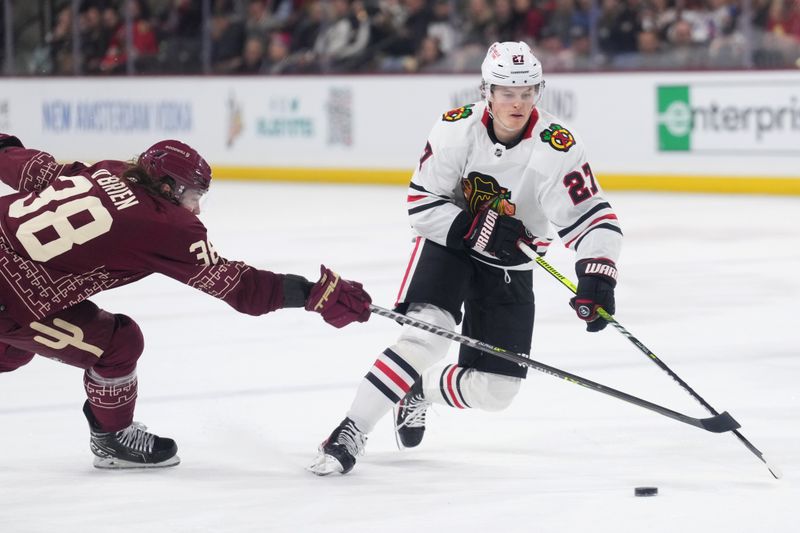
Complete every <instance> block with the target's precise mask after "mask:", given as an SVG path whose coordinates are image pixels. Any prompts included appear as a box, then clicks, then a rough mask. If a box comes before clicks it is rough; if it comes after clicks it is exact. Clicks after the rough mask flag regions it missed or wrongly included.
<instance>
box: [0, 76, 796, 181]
mask: <svg viewBox="0 0 800 533" xmlns="http://www.w3.org/2000/svg"><path fill="white" fill-rule="evenodd" d="M546 79H547V89H546V91H545V99H544V101H543V102H542V104H541V105H542V106H543V107H545V108H547V109H549V110H550V111H551V112H553V113H555V114H556V115H557V116H559V117H560V118H561V119H563V120H562V125H565V126H567V127H568V128H570V129H572V130H573V131H574V132H575V133H577V134H578V135H579V138H581V139H582V140H583V142H585V143H586V145H587V146H586V148H587V152H588V154H589V157H590V161H591V162H592V166H593V168H595V169H596V172H597V174H598V175H599V176H601V177H602V176H603V175H604V174H608V175H614V176H628V177H636V176H648V175H649V176H653V175H657V176H659V177H662V178H663V177H667V178H668V177H670V176H675V177H681V176H683V177H703V176H719V177H737V176H739V177H748V178H752V179H758V178H760V177H763V178H776V177H779V178H788V179H791V180H797V179H798V178H800V165H799V164H798V163H800V73H795V72H754V73H704V74H701V73H691V74H687V73H632V74H562V75H551V76H546ZM478 82H479V79H478V76H477V75H468V76H465V75H458V76H433V75H424V76H326V77H311V76H309V77H306V76H287V77H216V78H205V77H180V78H177V77H175V78H173V77H137V78H103V79H100V78H79V79H69V78H58V79H46V78H28V79H3V80H2V81H0V87H2V90H0V130H2V131H7V132H11V133H14V134H16V135H17V136H19V137H20V139H21V140H22V141H23V142H24V143H25V144H26V145H29V146H33V147H37V148H42V149H45V150H48V151H50V152H51V153H53V154H54V155H55V156H56V157H57V158H59V159H63V160H67V159H80V160H87V161H94V160H99V159H103V158H115V159H128V158H131V157H133V156H134V155H135V154H136V153H137V152H139V151H141V150H142V149H143V148H145V147H147V146H148V145H149V144H151V143H153V142H155V141H156V140H159V139H163V138H170V137H172V138H179V139H181V140H184V141H185V142H187V143H189V144H191V145H192V146H194V147H196V148H197V149H198V150H199V151H200V152H201V153H203V154H204V155H205V157H206V159H208V161H209V162H210V163H211V164H212V166H216V167H221V168H240V169H245V171H246V170H247V169H250V170H251V171H252V172H253V174H254V175H257V174H258V173H259V170H263V169H269V168H273V169H275V168H277V169H317V170H319V171H331V170H339V171H347V170H360V171H366V172H369V171H376V172H378V171H397V172H398V173H400V175H403V176H405V175H407V174H408V173H410V169H412V168H413V166H414V164H415V162H416V160H417V159H418V158H419V154H420V153H421V150H422V148H423V147H424V145H425V137H426V135H427V133H428V131H429V130H430V127H431V126H432V125H433V123H434V121H436V120H440V119H441V115H442V113H443V112H445V111H447V110H448V109H451V108H454V107H457V106H459V105H463V104H466V103H470V102H472V101H475V100H476V99H478V98H479V94H478ZM601 179H602V178H601Z"/></svg>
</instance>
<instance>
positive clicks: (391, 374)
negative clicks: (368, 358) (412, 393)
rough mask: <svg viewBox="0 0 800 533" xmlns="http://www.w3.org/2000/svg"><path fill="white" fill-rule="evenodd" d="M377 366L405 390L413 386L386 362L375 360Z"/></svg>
mask: <svg viewBox="0 0 800 533" xmlns="http://www.w3.org/2000/svg"><path fill="white" fill-rule="evenodd" d="M375 368H377V369H378V370H380V371H381V372H383V373H384V374H385V375H386V377H388V378H389V379H391V380H392V381H393V382H394V383H395V384H396V385H397V386H398V387H400V388H401V389H403V392H408V389H410V388H411V384H409V383H406V382H405V380H403V378H401V377H400V376H398V375H397V372H395V371H394V370H392V369H391V368H389V367H388V366H387V365H386V363H384V362H383V361H381V360H380V359H378V360H377V361H375Z"/></svg>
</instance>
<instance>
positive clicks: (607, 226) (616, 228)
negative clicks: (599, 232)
mask: <svg viewBox="0 0 800 533" xmlns="http://www.w3.org/2000/svg"><path fill="white" fill-rule="evenodd" d="M596 229H607V230H611V231H615V232H617V233H619V234H620V235H622V230H621V229H619V226H615V225H614V224H598V225H596V226H592V227H591V228H589V229H588V230H586V231H585V232H583V235H581V237H580V238H579V239H578V241H577V242H576V243H575V248H578V246H580V244H581V241H582V240H583V238H584V237H586V236H587V235H588V234H589V233H591V232H592V231H594V230H596Z"/></svg>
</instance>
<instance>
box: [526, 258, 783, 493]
mask: <svg viewBox="0 0 800 533" xmlns="http://www.w3.org/2000/svg"><path fill="white" fill-rule="evenodd" d="M519 248H520V250H522V251H523V252H524V253H525V255H527V256H528V257H530V258H531V259H532V260H533V261H536V264H538V265H539V266H540V267H542V268H543V269H545V270H546V271H547V272H548V273H549V274H550V275H551V276H553V277H554V278H556V279H557V280H558V281H559V282H561V284H562V285H564V286H565V287H566V288H568V289H569V290H570V291H572V293H573V294H575V293H577V292H578V288H577V287H576V286H575V284H574V283H572V282H571V281H570V280H569V278H566V277H564V276H562V275H561V273H560V272H559V271H558V270H556V269H555V268H554V267H553V266H552V265H551V264H550V263H548V262H547V261H545V260H544V258H542V257H541V256H540V255H539V254H537V253H536V252H534V251H533V250H532V249H531V248H530V247H529V246H527V245H526V244H524V243H520V244H519ZM597 313H598V314H599V315H600V316H601V317H603V318H604V319H605V320H607V321H608V322H609V323H610V324H611V325H612V326H614V327H615V328H616V329H617V331H619V332H620V333H622V335H624V336H625V337H626V338H627V339H628V340H629V341H631V342H632V343H633V344H634V346H636V347H637V348H639V350H640V351H641V352H642V353H643V354H645V355H646V356H647V357H648V358H649V359H650V360H651V361H653V362H654V363H655V364H656V365H658V367H659V368H660V369H661V370H663V371H664V372H666V373H667V375H669V377H671V378H672V379H673V380H675V382H677V383H678V385H680V386H681V387H682V388H683V390H685V391H686V392H688V393H689V394H690V395H691V396H692V398H694V399H695V400H697V401H698V402H699V403H700V405H702V406H703V407H705V408H706V410H708V412H709V413H711V414H712V415H714V416H719V412H718V411H717V410H716V409H714V408H713V407H711V405H710V404H709V403H708V402H707V401H705V400H704V399H703V398H702V397H701V396H700V395H699V394H697V393H696V392H695V391H694V389H692V388H691V387H690V386H689V384H688V383H686V382H685V381H683V380H682V379H681V378H680V376H678V374H676V373H675V372H673V371H672V369H670V368H669V367H668V366H667V365H666V363H664V362H663V361H662V360H661V359H659V358H658V356H656V354H654V353H653V352H652V351H651V350H650V349H649V348H648V347H647V346H645V345H644V343H642V341H640V340H639V339H637V338H636V337H634V336H633V335H632V334H631V332H629V331H628V330H627V329H625V328H624V327H623V326H622V324H620V323H619V322H617V319H616V318H614V317H613V316H612V315H610V314H609V313H607V312H606V310H605V309H603V308H602V307H601V308H600V309H598V310H597ZM723 414H727V412H725V413H723ZM729 416H730V415H729ZM738 427H741V426H739V425H738V424H737V427H736V428H733V434H734V435H736V437H737V438H738V439H739V440H740V441H741V442H742V444H744V445H745V447H746V448H747V449H748V450H750V451H751V452H752V453H753V454H754V455H755V456H756V457H758V458H759V459H761V462H763V463H764V464H765V465H766V466H767V468H768V469H769V472H770V474H772V476H773V477H774V478H775V479H780V478H781V477H783V473H782V472H781V470H780V469H779V468H778V467H776V466H775V465H772V464H770V463H769V462H768V461H767V459H766V458H765V457H764V454H763V453H761V451H760V450H759V449H758V448H756V447H755V446H753V444H752V443H751V442H750V441H749V440H747V439H746V438H745V437H744V435H742V434H741V433H740V432H739V431H738V430H737V429H738Z"/></svg>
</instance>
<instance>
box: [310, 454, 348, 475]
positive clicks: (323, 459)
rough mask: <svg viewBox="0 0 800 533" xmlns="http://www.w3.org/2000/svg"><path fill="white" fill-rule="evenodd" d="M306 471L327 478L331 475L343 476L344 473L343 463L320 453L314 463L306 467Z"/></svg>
mask: <svg viewBox="0 0 800 533" xmlns="http://www.w3.org/2000/svg"><path fill="white" fill-rule="evenodd" d="M306 470H308V471H309V472H311V473H312V474H316V475H318V476H327V475H330V474H341V473H342V471H344V468H343V467H342V463H340V462H339V461H338V460H337V459H336V458H334V457H331V456H330V455H328V454H325V453H320V454H319V455H318V456H317V457H316V459H314V462H313V463H311V464H310V465H308V466H307V467H306Z"/></svg>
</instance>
